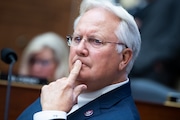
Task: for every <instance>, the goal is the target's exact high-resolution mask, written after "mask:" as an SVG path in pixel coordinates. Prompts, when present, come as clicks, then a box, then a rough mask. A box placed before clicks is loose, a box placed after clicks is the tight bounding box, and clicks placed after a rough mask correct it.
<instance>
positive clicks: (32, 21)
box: [0, 0, 81, 73]
mask: <svg viewBox="0 0 180 120" xmlns="http://www.w3.org/2000/svg"><path fill="white" fill-rule="evenodd" d="M80 1H81V0H76V1H74V0H52V1H51V0H0V50H1V49H2V48H5V47H9V48H12V49H13V50H14V51H15V52H16V53H17V54H18V57H19V58H20V57H21V54H22V51H23V49H24V47H25V46H26V45H27V43H28V42H29V41H30V40H31V39H32V38H33V37H34V36H36V35H38V34H41V33H43V32H48V31H53V32H56V33H58V34H60V35H61V36H62V37H64V38H65V36H66V35H67V34H69V33H71V32H72V22H73V20H74V18H75V17H76V16H77V14H78V10H79V9H78V8H79V3H80ZM19 62H20V61H19V60H18V61H17V63H16V64H15V66H14V69H13V71H14V73H17V71H18V66H19ZM7 71H8V65H7V64H5V63H3V62H2V61H1V60H0V72H7Z"/></svg>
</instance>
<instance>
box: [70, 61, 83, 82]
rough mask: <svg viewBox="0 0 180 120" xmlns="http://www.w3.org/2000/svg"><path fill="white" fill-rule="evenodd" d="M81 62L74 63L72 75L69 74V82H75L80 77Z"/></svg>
mask: <svg viewBox="0 0 180 120" xmlns="http://www.w3.org/2000/svg"><path fill="white" fill-rule="evenodd" d="M81 65H82V63H81V61H80V60H76V62H75V63H74V67H73V69H72V70H71V72H70V74H69V77H68V80H69V82H73V83H74V82H75V80H76V78H77V76H78V75H79V72H80V70H81Z"/></svg>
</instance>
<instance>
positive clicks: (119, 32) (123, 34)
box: [74, 0, 141, 74]
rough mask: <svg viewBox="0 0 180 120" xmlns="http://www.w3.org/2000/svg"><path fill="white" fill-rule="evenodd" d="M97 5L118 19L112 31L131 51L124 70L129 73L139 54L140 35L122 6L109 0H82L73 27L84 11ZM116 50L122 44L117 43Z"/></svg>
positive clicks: (130, 16)
mask: <svg viewBox="0 0 180 120" xmlns="http://www.w3.org/2000/svg"><path fill="white" fill-rule="evenodd" d="M97 7H101V8H104V9H106V10H108V11H110V12H112V13H113V14H115V15H116V16H117V17H118V18H119V19H120V23H119V25H118V26H117V29H116V30H115V31H114V32H115V35H116V36H117V37H118V39H119V41H121V42H123V43H124V44H126V45H127V47H128V48H130V49H132V51H133V57H132V60H131V61H130V63H129V64H128V66H127V68H126V72H127V73H128V74H129V72H130V71H131V69H132V67H133V64H134V61H135V59H136V58H137V56H138V54H139V50H140V47H141V37H140V33H139V30H138V27H137V24H136V22H135V20H134V18H133V16H132V15H130V14H129V13H128V12H127V11H126V10H125V9H124V8H123V7H122V6H116V5H113V4H112V2H110V1H109V0H83V1H82V3H81V6H80V15H79V16H78V17H77V18H76V20H75V21H74V29H75V28H76V26H77V23H78V22H79V20H80V18H81V16H82V15H83V14H84V13H85V12H87V11H88V10H90V9H93V8H97ZM117 51H118V52H121V51H122V46H120V45H117Z"/></svg>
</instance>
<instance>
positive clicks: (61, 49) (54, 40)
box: [19, 32, 69, 79]
mask: <svg viewBox="0 0 180 120" xmlns="http://www.w3.org/2000/svg"><path fill="white" fill-rule="evenodd" d="M44 47H48V48H50V49H52V50H53V52H54V53H55V56H54V57H55V60H56V61H57V62H58V66H57V67H56V71H55V74H54V79H58V78H60V77H64V76H67V75H68V56H69V49H68V47H67V45H66V43H65V40H64V39H63V38H62V37H61V36H59V35H58V34H56V33H53V32H47V33H44V34H41V35H38V36H36V37H34V38H33V39H32V41H31V42H30V43H29V44H28V46H27V47H26V48H25V50H24V52H23V55H22V61H21V65H20V69H19V74H21V75H28V74H29V71H28V69H29V65H28V62H29V59H30V57H31V55H32V54H34V53H37V52H38V51H40V50H42V49H43V48H44Z"/></svg>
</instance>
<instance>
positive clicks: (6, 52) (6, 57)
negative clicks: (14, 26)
mask: <svg viewBox="0 0 180 120" xmlns="http://www.w3.org/2000/svg"><path fill="white" fill-rule="evenodd" d="M1 60H2V61H4V62H5V63H7V64H10V66H9V71H8V85H7V91H6V104H5V112H4V120H8V112H9V99H10V93H11V76H12V68H13V65H14V63H15V62H16V61H17V55H16V53H15V52H14V51H13V50H12V49H10V48H4V49H2V50H1Z"/></svg>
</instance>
